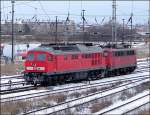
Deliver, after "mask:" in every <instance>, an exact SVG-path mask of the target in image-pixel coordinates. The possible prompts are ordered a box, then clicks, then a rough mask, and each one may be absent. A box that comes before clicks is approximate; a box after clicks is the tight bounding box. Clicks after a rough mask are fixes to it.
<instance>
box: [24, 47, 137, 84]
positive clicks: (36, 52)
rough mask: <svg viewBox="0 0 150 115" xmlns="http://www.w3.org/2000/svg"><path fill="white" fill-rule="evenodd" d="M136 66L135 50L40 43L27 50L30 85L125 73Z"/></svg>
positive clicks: (26, 65) (26, 69) (27, 73)
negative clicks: (36, 46) (38, 45)
mask: <svg viewBox="0 0 150 115" xmlns="http://www.w3.org/2000/svg"><path fill="white" fill-rule="evenodd" d="M135 68H136V55H135V50H134V49H131V48H124V49H117V48H101V47H98V46H93V45H91V46H87V45H83V44H82V45H81V44H76V45H69V44H68V45H50V46H44V45H43V46H40V47H38V48H35V49H33V50H30V51H28V53H27V59H26V61H25V71H24V78H25V80H26V81H27V83H31V84H34V85H36V84H38V83H40V84H56V83H63V82H66V81H75V80H82V79H88V80H91V79H98V78H101V77H105V76H111V75H118V74H125V73H127V72H132V71H134V69H135Z"/></svg>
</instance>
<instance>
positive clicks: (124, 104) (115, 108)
mask: <svg viewBox="0 0 150 115" xmlns="http://www.w3.org/2000/svg"><path fill="white" fill-rule="evenodd" d="M147 96H150V93H149V94H146V95H144V96H141V97H139V98H136V99H134V100H132V101H130V102H126V103H123V104H121V105H119V106H117V107H114V108H112V109H109V110H106V111H104V112H102V113H101V114H106V113H108V112H111V111H113V110H117V109H119V108H121V107H123V106H126V105H128V104H131V103H133V102H135V101H137V100H140V99H142V98H144V97H147ZM149 102H150V101H149ZM149 102H146V103H149ZM144 104H145V103H144ZM142 105H143V104H142ZM131 110H132V109H131ZM124 113H126V112H124ZM124 113H123V114H124Z"/></svg>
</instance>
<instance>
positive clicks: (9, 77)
mask: <svg viewBox="0 0 150 115" xmlns="http://www.w3.org/2000/svg"><path fill="white" fill-rule="evenodd" d="M22 76H23V74H19V75H12V76H2V77H1V80H5V79H14V78H17V79H23V77H22Z"/></svg>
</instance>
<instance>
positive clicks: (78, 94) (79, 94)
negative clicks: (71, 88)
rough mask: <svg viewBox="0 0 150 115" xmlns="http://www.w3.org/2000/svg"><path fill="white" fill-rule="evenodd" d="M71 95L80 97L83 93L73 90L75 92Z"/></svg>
mask: <svg viewBox="0 0 150 115" xmlns="http://www.w3.org/2000/svg"><path fill="white" fill-rule="evenodd" d="M69 96H70V97H75V98H78V97H80V96H81V93H79V92H73V93H71V94H69Z"/></svg>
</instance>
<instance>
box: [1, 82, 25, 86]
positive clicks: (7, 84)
mask: <svg viewBox="0 0 150 115" xmlns="http://www.w3.org/2000/svg"><path fill="white" fill-rule="evenodd" d="M24 83H25V81H18V82H12V83H11V84H10V83H2V84H0V87H4V86H10V85H11V86H14V85H21V84H24Z"/></svg>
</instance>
